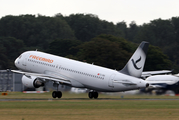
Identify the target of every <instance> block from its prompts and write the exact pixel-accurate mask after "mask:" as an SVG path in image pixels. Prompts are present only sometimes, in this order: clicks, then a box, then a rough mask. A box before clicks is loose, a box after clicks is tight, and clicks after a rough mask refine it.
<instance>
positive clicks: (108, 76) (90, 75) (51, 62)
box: [12, 42, 149, 99]
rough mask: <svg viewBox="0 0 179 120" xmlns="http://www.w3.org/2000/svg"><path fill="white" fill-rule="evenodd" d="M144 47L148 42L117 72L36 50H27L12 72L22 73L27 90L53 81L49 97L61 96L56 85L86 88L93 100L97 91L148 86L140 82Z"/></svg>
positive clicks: (145, 49)
mask: <svg viewBox="0 0 179 120" xmlns="http://www.w3.org/2000/svg"><path fill="white" fill-rule="evenodd" d="M148 45H149V44H148V42H142V43H141V44H140V46H139V47H138V48H137V50H136V51H135V53H134V54H133V56H132V57H131V58H130V60H129V61H128V63H127V64H126V66H125V67H124V68H123V69H122V70H121V71H116V70H112V69H108V68H104V67H99V66H96V65H93V64H88V63H84V62H79V61H75V60H71V59H68V58H63V57H59V56H55V55H51V54H47V53H43V52H39V51H27V52H24V53H22V54H21V55H20V56H19V57H18V58H17V59H16V60H15V66H16V67H17V68H18V69H20V70H21V71H18V70H12V72H16V73H21V74H23V77H22V83H23V84H24V85H25V86H27V87H30V88H32V87H33V88H34V87H35V88H38V87H40V86H44V84H45V83H46V81H49V80H50V81H53V82H54V86H56V87H57V91H53V93H52V97H53V98H56V97H58V98H61V97H62V93H61V91H58V85H59V84H64V85H69V86H72V87H77V88H87V89H90V90H91V91H90V92H89V94H88V96H89V98H95V99H96V98H98V92H120V91H128V90H134V89H140V88H145V87H148V85H149V84H148V83H147V82H146V81H144V80H143V79H140V77H141V74H142V71H143V68H144V64H145V60H146V53H147V50H148ZM119 62H120V61H119Z"/></svg>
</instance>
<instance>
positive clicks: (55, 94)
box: [52, 91, 62, 98]
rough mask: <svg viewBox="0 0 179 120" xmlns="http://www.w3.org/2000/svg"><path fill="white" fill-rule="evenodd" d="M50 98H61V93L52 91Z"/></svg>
mask: <svg viewBox="0 0 179 120" xmlns="http://www.w3.org/2000/svg"><path fill="white" fill-rule="evenodd" d="M52 97H53V98H56V97H58V98H61V97H62V92H61V91H53V92H52Z"/></svg>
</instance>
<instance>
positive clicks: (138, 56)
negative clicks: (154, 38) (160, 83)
mask: <svg viewBox="0 0 179 120" xmlns="http://www.w3.org/2000/svg"><path fill="white" fill-rule="evenodd" d="M148 46H149V43H148V42H145V41H143V42H142V43H141V44H140V45H139V47H138V48H137V50H136V51H135V53H134V54H133V55H132V57H131V58H130V59H129V61H128V62H127V64H126V65H125V67H124V68H123V69H122V70H121V71H119V72H121V73H123V74H127V75H130V76H134V77H141V74H142V72H143V69H144V64H145V60H146V54H147V51H148Z"/></svg>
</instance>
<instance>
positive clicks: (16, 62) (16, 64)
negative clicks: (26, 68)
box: [14, 58, 19, 68]
mask: <svg viewBox="0 0 179 120" xmlns="http://www.w3.org/2000/svg"><path fill="white" fill-rule="evenodd" d="M14 64H15V66H16V67H17V68H18V64H19V61H18V58H17V59H16V60H15V61H14Z"/></svg>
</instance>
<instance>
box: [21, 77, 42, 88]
mask: <svg viewBox="0 0 179 120" xmlns="http://www.w3.org/2000/svg"><path fill="white" fill-rule="evenodd" d="M22 83H23V85H25V86H26V87H28V88H39V87H41V86H44V82H43V81H42V80H40V79H38V78H37V77H35V76H29V77H27V76H25V75H23V76H22Z"/></svg>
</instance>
